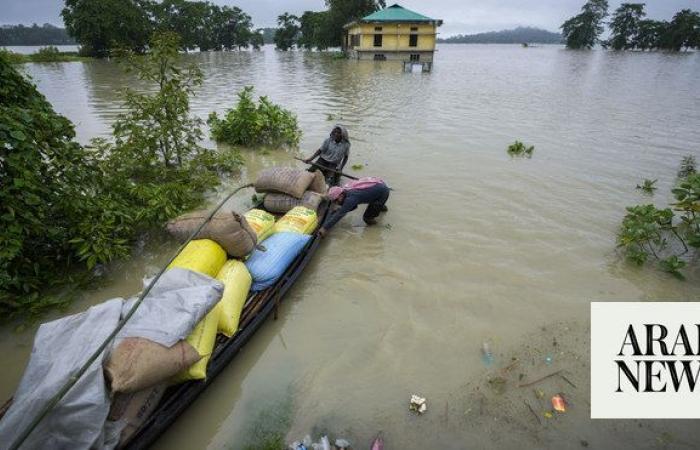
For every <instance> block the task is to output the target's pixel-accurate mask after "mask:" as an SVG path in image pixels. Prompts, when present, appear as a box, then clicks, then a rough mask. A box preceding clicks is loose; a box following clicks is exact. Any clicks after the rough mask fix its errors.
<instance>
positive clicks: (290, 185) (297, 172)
mask: <svg viewBox="0 0 700 450" xmlns="http://www.w3.org/2000/svg"><path fill="white" fill-rule="evenodd" d="M313 181H314V174H313V173H311V172H308V171H306V170H302V169H294V168H291V167H271V168H269V169H265V170H263V171H262V172H260V174H259V175H258V179H257V180H256V181H255V190H256V191H257V192H281V193H283V194H288V195H291V196H292V197H296V198H301V197H302V196H303V195H304V192H306V190H307V189H308V188H309V185H311V182H313Z"/></svg>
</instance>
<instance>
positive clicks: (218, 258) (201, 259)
mask: <svg viewBox="0 0 700 450" xmlns="http://www.w3.org/2000/svg"><path fill="white" fill-rule="evenodd" d="M225 262H226V251H225V250H224V249H223V248H221V246H220V245H219V244H217V243H216V242H214V241H212V240H209V239H197V240H194V241H190V243H189V244H187V245H186V246H185V248H183V249H182V251H181V252H180V254H179V255H177V257H176V258H175V259H174V260H173V262H172V263H170V265H169V266H168V269H172V268H173V267H181V268H183V269H189V270H193V271H195V272H199V273H203V274H206V275H209V276H210V277H212V278H213V277H215V276H216V274H217V273H219V270H221V267H222V266H223V265H224V263H225Z"/></svg>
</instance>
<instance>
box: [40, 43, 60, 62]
mask: <svg viewBox="0 0 700 450" xmlns="http://www.w3.org/2000/svg"><path fill="white" fill-rule="evenodd" d="M63 59H64V56H63V55H62V54H61V52H60V51H58V49H57V48H56V47H54V46H52V45H50V46H48V47H42V48H40V49H39V50H37V52H36V53H34V54H33V55H32V61H35V62H56V61H62V60H63Z"/></svg>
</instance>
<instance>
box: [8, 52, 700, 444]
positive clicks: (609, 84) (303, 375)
mask: <svg viewBox="0 0 700 450" xmlns="http://www.w3.org/2000/svg"><path fill="white" fill-rule="evenodd" d="M188 58H189V59H190V60H191V61H192V62H196V63H198V64H199V65H200V67H201V68H202V70H203V71H204V73H205V83H204V86H203V87H202V88H201V89H200V91H199V93H198V95H197V97H196V98H195V99H194V100H193V110H194V112H195V113H196V114H198V115H200V116H201V117H203V118H206V116H207V114H208V113H209V112H210V111H222V110H224V109H225V108H227V107H229V106H231V105H232V104H233V103H234V102H235V99H236V97H235V94H236V92H237V91H238V90H239V89H240V88H241V87H243V86H244V85H255V88H256V92H257V93H258V94H264V95H268V96H270V97H271V99H272V100H273V101H275V102H278V103H280V104H282V105H284V106H285V107H287V108H289V109H291V110H293V111H294V112H295V113H296V114H297V115H298V118H299V122H300V126H301V128H302V129H303V132H304V136H303V139H302V142H301V146H300V147H301V148H300V150H299V151H298V152H296V151H284V150H272V151H269V152H265V153H262V152H257V153H256V152H251V151H246V152H245V155H246V158H247V159H248V161H249V165H248V167H247V168H246V169H245V170H244V171H243V172H242V174H241V177H240V178H237V179H233V180H230V181H228V182H227V186H228V187H232V186H236V185H238V184H240V183H244V182H246V181H247V180H249V179H251V178H252V177H253V176H254V174H255V173H256V172H257V171H258V170H259V169H260V168H262V167H267V166H271V165H274V164H289V165H292V164H295V162H294V160H293V159H292V157H293V156H295V155H301V154H304V155H308V154H310V153H311V152H312V151H313V150H314V149H316V148H318V146H319V145H320V143H321V142H322V140H323V139H324V138H325V136H326V135H327V134H328V132H329V131H330V129H331V127H332V125H333V124H334V123H335V122H341V123H343V124H345V125H346V126H347V127H348V128H349V131H350V137H351V140H352V150H351V162H350V164H362V165H363V166H364V168H363V169H362V170H360V171H357V173H358V174H361V175H376V176H381V177H382V178H384V179H385V180H387V182H388V183H389V184H390V185H391V186H392V187H393V188H394V191H393V192H392V194H391V198H390V200H389V203H388V206H389V212H388V213H387V214H386V215H385V216H383V217H382V218H381V221H380V225H379V226H376V227H371V228H365V227H363V226H362V221H361V217H360V215H361V213H359V212H356V213H354V214H352V215H351V216H350V217H348V218H346V219H345V220H343V221H342V222H341V223H339V225H338V226H337V227H336V228H335V229H334V230H333V231H332V233H331V234H330V236H329V237H328V238H327V240H326V241H324V243H323V245H322V247H321V249H320V250H319V252H318V253H317V254H316V257H315V260H314V261H313V262H312V264H311V265H310V266H309V267H308V269H307V271H306V272H305V273H304V275H303V276H302V277H301V278H300V280H299V282H298V283H297V285H296V286H295V287H294V289H293V290H292V291H291V293H290V295H288V297H287V298H286V300H285V302H284V304H283V306H282V308H281V310H280V315H279V319H278V320H277V321H272V320H270V321H269V322H268V323H267V324H266V325H265V326H264V327H263V328H261V330H260V331H259V332H258V333H257V334H256V335H255V336H254V338H253V339H252V340H251V342H250V343H249V344H248V345H247V346H246V347H245V349H244V350H243V352H242V353H241V354H240V355H239V357H238V358H237V359H236V360H235V362H233V363H232V364H231V365H230V366H229V367H228V368H227V369H226V370H225V371H224V372H223V373H222V374H221V375H220V377H219V378H218V379H217V380H216V381H215V383H214V384H213V385H212V386H211V387H210V388H209V389H208V390H207V391H206V392H205V393H204V394H203V395H202V396H201V397H200V398H199V399H198V400H197V402H196V403H195V404H194V405H193V406H192V407H191V408H190V409H189V410H188V411H187V412H186V413H185V414H184V415H183V416H181V418H180V419H179V420H178V421H177V422H176V423H175V425H174V426H173V427H172V428H171V429H170V430H169V431H168V432H167V433H166V434H165V435H164V436H163V437H162V438H161V439H160V441H159V442H158V443H157V444H156V446H155V448H157V449H193V448H210V449H219V448H235V449H237V448H243V447H244V446H245V445H246V444H248V443H249V442H250V440H251V439H252V438H251V436H259V435H261V434H265V433H267V432H268V431H266V430H275V429H276V428H275V426H276V425H277V426H278V428H279V429H282V430H284V431H285V432H287V434H286V438H287V440H288V441H289V442H291V441H292V440H295V439H300V438H301V437H303V436H304V435H305V434H307V433H314V434H315V435H314V437H315V438H318V433H321V432H323V433H329V434H330V435H331V437H333V438H335V437H346V438H348V439H350V440H351V442H352V443H353V444H354V445H355V448H358V449H359V448H368V446H369V442H370V440H371V438H372V436H374V435H375V434H376V433H377V432H379V431H382V433H383V435H384V438H385V441H386V442H387V444H388V445H387V448H390V449H391V448H448V449H449V448H454V449H459V448H488V447H491V448H495V447H498V448H523V447H525V448H581V447H582V446H583V445H588V444H589V443H590V445H591V447H597V448H605V447H612V446H616V447H619V448H663V447H669V446H671V447H686V448H687V447H693V446H697V445H698V442H700V430H698V428H697V426H696V425H695V424H694V422H691V421H614V422H613V421H605V420H596V421H592V420H590V419H589V418H588V417H589V410H588V385H589V375H588V370H589V369H588V367H589V366H588V365H587V364H588V363H587V358H588V335H587V329H588V321H589V308H590V307H589V303H590V301H592V300H616V301H624V300H644V301H652V300H677V301H686V300H696V301H697V300H699V299H700V283H699V281H700V271H698V270H697V269H696V270H695V271H691V272H688V273H687V280H686V281H684V282H681V281H678V280H676V279H674V278H672V277H670V276H668V275H667V274H665V273H662V272H661V271H659V270H657V269H655V268H653V267H649V268H641V269H640V268H636V267H632V266H630V265H628V264H626V263H625V262H624V261H622V260H621V258H620V256H619V255H618V254H617V253H616V251H615V244H616V242H615V234H616V231H617V227H618V225H619V223H620V220H621V218H622V216H623V215H624V212H625V211H624V208H625V206H627V205H633V204H638V203H647V202H652V201H653V202H654V203H657V204H658V205H665V204H667V203H668V201H669V200H670V198H671V197H670V189H671V188H672V186H673V183H674V182H675V174H676V171H677V168H678V164H679V161H680V159H681V157H683V156H684V155H688V154H694V155H695V156H696V158H699V159H700V90H699V89H698V85H700V54H698V53H681V54H665V53H614V52H604V51H591V52H575V51H566V50H564V49H563V48H561V47H558V46H541V47H532V48H522V47H520V46H508V45H503V46H502V45H442V46H440V48H439V52H438V53H437V55H436V63H435V66H434V70H433V72H432V73H422V74H420V73H402V71H401V66H400V65H399V64H395V63H391V62H381V63H375V62H357V61H346V60H334V59H332V58H331V57H330V56H328V55H323V54H317V53H311V54H309V53H280V52H276V51H274V50H273V49H272V48H270V47H269V46H268V47H266V48H265V49H264V51H262V52H240V53H237V52H236V53H216V54H197V55H189V56H188ZM26 71H27V73H28V74H30V75H31V76H32V77H33V78H34V80H35V81H36V83H37V84H38V86H39V89H40V90H41V91H42V92H43V93H44V94H45V95H46V96H47V97H48V99H49V100H50V101H51V102H52V103H53V104H54V106H55V108H56V109H57V110H58V111H59V112H61V113H63V114H65V115H66V116H67V117H68V118H70V119H71V120H72V121H73V122H74V123H75V124H76V128H77V134H78V137H79V139H80V140H81V141H83V142H87V141H88V140H89V139H90V138H92V137H96V136H105V135H107V134H108V132H109V126H110V123H111V121H112V120H113V119H114V117H115V115H116V114H117V113H118V112H119V108H120V101H119V96H118V91H119V89H120V88H122V87H124V86H126V85H128V84H130V83H133V82H134V80H133V79H131V78H129V77H127V76H125V75H124V74H123V73H122V71H121V70H120V69H119V67H118V66H117V65H115V64H113V63H111V62H106V61H95V62H88V63H64V64H33V65H27V66H26ZM329 115H330V117H329ZM515 139H519V140H523V141H524V142H526V143H528V144H532V145H534V146H535V151H534V155H533V157H532V158H531V159H511V158H510V157H509V156H508V155H507V154H506V147H507V145H508V144H509V143H511V142H513V141H514V140H515ZM207 145H214V144H212V143H211V142H207ZM644 178H650V179H658V182H657V185H658V187H659V189H658V191H657V192H656V194H655V195H654V197H653V198H648V197H644V196H642V195H641V194H640V193H639V192H638V191H636V190H635V186H636V184H637V183H640V182H641V181H642V180H643V179H644ZM223 191H225V188H224V189H222V190H221V191H220V192H217V193H214V194H212V200H213V199H215V198H216V197H217V196H220V195H223V194H222V193H223ZM245 197H248V196H247V195H246V196H245ZM245 201H246V199H242V200H239V201H238V203H237V205H238V206H241V207H242V206H244V205H245ZM173 249H174V246H173V244H172V243H170V242H161V241H158V242H149V243H146V244H145V245H143V246H142V247H139V249H137V251H136V255H135V256H134V258H132V259H131V260H129V261H126V262H121V263H119V264H117V265H115V266H114V267H111V268H110V269H109V271H108V274H107V276H106V278H107V280H106V281H105V283H104V285H103V286H101V287H100V288H98V289H95V290H91V291H89V292H86V293H85V294H84V298H82V299H81V300H79V301H77V302H76V303H75V304H73V305H72V306H71V309H70V310H71V311H77V310H81V309H84V308H85V307H87V305H89V304H92V303H95V302H98V301H102V300H104V299H107V298H111V297H114V296H124V295H130V294H133V293H135V292H137V291H138V289H139V286H140V283H141V279H142V278H143V277H144V276H146V275H149V274H152V273H153V272H155V271H156V270H157V269H158V267H159V264H162V263H163V262H164V261H166V260H167V258H168V256H169V252H171V251H172V250H173ZM696 266H697V264H696ZM33 331H34V329H33V328H32V329H29V330H26V331H24V332H19V333H18V332H16V331H12V330H10V329H5V330H3V331H2V336H1V341H0V365H2V367H3V371H2V372H1V374H0V380H1V382H0V386H1V388H0V394H1V395H2V396H3V397H6V396H9V395H10V394H11V392H12V391H13V389H14V387H15V386H16V384H17V382H18V380H19V377H20V376H21V372H22V370H23V367H24V364H25V363H26V360H27V358H28V356H29V352H30V350H31V339H32V335H33ZM484 340H487V341H489V342H490V345H491V348H492V349H493V351H494V353H495V355H496V362H495V363H494V364H495V367H496V368H498V367H503V366H506V365H508V364H509V363H510V362H511V361H512V359H511V358H513V357H515V358H518V360H519V361H520V362H519V364H520V367H518V366H517V364H516V366H515V368H514V369H512V373H513V374H514V376H516V375H519V374H520V373H522V374H523V375H524V376H525V377H526V378H525V379H534V378H536V377H537V375H538V374H546V373H547V372H549V371H552V370H556V369H564V370H566V371H567V372H566V373H567V374H568V375H567V377H568V379H569V380H570V381H571V382H572V383H571V384H569V383H564V384H561V380H547V381H546V382H543V384H542V385H541V386H540V387H541V388H542V390H543V391H544V393H545V394H546V395H547V396H550V395H553V393H556V392H559V391H565V392H566V394H567V395H568V396H569V398H570V399H572V398H573V399H576V401H574V402H572V404H570V405H569V407H570V411H569V412H568V413H567V414H564V415H559V416H556V417H554V418H552V419H549V418H546V417H545V416H544V415H543V412H544V411H545V409H547V407H546V403H547V401H548V397H546V398H545V399H544V401H543V400H541V399H539V400H538V399H536V398H535V397H529V396H533V395H535V394H533V392H531V391H530V390H529V389H527V390H522V389H521V390H519V388H517V387H514V386H513V385H512V384H511V385H508V388H507V389H506V392H505V393H500V391H499V392H496V391H498V389H496V390H489V389H488V383H486V381H485V380H487V379H489V376H491V375H490V374H492V373H493V371H494V370H495V369H494V368H493V367H492V368H489V367H485V365H484V363H483V362H482V360H481V355H480V348H481V344H482V342H483V341H484ZM553 341H554V342H553ZM557 342H559V343H560V344H559V345H558V346H553V345H554V344H556V343H557ZM547 346H549V347H547ZM545 347H547V348H545ZM544 355H548V356H552V357H553V361H552V363H551V365H549V366H548V365H545V363H544V362H542V360H543V358H544ZM541 358H542V359H541ZM516 380H517V378H516ZM485 383H486V384H485ZM548 383H549V384H548ZM556 383H560V384H556ZM574 386H576V387H574ZM525 391H527V392H525ZM412 393H417V394H420V395H422V396H424V397H427V399H428V406H429V409H428V413H426V414H425V415H424V416H420V417H416V416H413V415H411V414H410V413H409V412H408V400H409V398H410V395H411V394H412ZM477 394H478V396H479V397H478V400H475V398H477V397H475V395H477ZM521 397H522V398H521ZM521 400H525V401H527V402H529V404H531V405H532V407H533V409H534V410H535V413H534V416H538V417H534V416H530V414H531V413H530V412H529V411H528V409H526V408H525V407H524V406H523V401H521ZM538 401H539V402H540V403H539V404H538V403H537V402H538ZM477 406H478V407H477ZM535 419H537V420H535ZM539 422H541V423H539ZM266 427H267V428H266ZM260 430H262V431H260Z"/></svg>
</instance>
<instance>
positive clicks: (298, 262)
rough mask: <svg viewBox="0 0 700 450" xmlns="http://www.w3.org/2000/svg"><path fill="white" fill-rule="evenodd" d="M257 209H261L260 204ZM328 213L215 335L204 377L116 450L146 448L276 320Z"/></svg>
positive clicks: (175, 389)
mask: <svg viewBox="0 0 700 450" xmlns="http://www.w3.org/2000/svg"><path fill="white" fill-rule="evenodd" d="M258 208H259V209H264V208H263V207H262V205H261V206H259V207H258ZM328 212H329V204H328V202H327V201H324V202H323V203H321V205H320V206H319V208H318V210H317V214H318V223H319V225H318V226H317V227H316V230H314V232H313V233H312V234H311V239H309V242H308V243H307V244H306V246H305V247H304V249H303V250H302V252H301V253H300V254H299V256H297V258H296V259H295V260H294V261H293V262H292V263H291V264H290V265H289V267H287V270H286V271H285V272H284V274H283V275H282V276H281V277H280V278H279V280H277V282H276V283H275V284H274V285H272V286H270V287H269V288H267V289H265V290H263V291H260V292H253V293H251V294H250V295H249V296H248V298H247V299H246V302H245V304H244V306H243V311H242V313H241V317H240V322H239V328H238V331H237V332H236V333H235V334H234V335H233V336H231V337H230V338H228V337H226V336H223V335H221V334H219V335H217V337H216V344H215V346H214V350H213V352H212V356H211V359H210V360H209V364H208V366H207V378H206V379H205V380H193V381H188V382H185V383H182V384H178V385H175V386H172V387H170V388H168V390H166V392H165V394H164V395H163V397H162V399H161V400H160V402H159V404H158V406H157V407H156V408H155V410H154V411H153V413H152V414H151V415H150V416H149V417H148V418H147V419H146V420H145V421H144V422H143V423H142V424H141V426H140V427H139V428H138V429H137V430H136V431H135V432H134V433H133V434H132V435H131V437H130V438H129V440H128V441H126V442H124V443H122V444H120V445H119V447H117V448H120V449H128V450H137V449H146V448H148V447H150V446H151V445H152V444H153V443H154V442H155V441H156V439H158V437H159V436H160V435H161V434H163V433H164V432H165V430H167V429H168V427H169V426H170V425H172V424H173V422H175V420H176V419H177V418H178V416H179V415H180V414H182V413H183V412H184V411H185V409H187V407H188V406H189V405H190V404H192V402H194V401H195V400H196V399H197V397H198V396H199V395H200V394H201V393H202V392H203V391H204V390H205V389H206V388H207V387H208V386H209V385H210V384H211V383H213V382H214V380H215V379H216V377H217V375H219V373H221V371H222V370H223V369H224V368H225V367H226V366H227V365H228V364H229V363H230V362H231V361H232V360H233V358H234V357H235V356H236V355H237V354H238V352H239V351H240V350H241V348H243V346H244V345H245V344H246V343H247V342H248V340H249V339H250V338H251V337H252V336H253V334H254V333H255V332H256V331H257V330H258V328H260V326H261V325H262V324H263V323H264V322H265V320H266V319H267V318H268V317H269V316H270V314H273V313H274V316H275V318H276V317H277V307H278V306H279V304H280V302H281V301H282V300H283V298H284V296H285V294H286V293H287V292H288V291H289V289H290V288H291V287H292V286H293V285H294V283H295V282H296V281H297V280H298V279H299V277H300V276H301V274H302V272H303V271H304V269H305V268H306V266H307V265H308V264H309V261H310V260H311V258H312V257H313V255H314V253H315V252H316V250H317V249H318V247H319V245H320V243H321V237H320V236H319V235H318V228H320V224H322V223H323V221H324V220H325V218H326V216H327V214H328ZM277 216H279V214H278V215H277ZM11 404H12V399H9V400H8V401H7V402H6V403H5V404H4V405H2V406H0V419H2V416H3V415H4V413H5V412H6V411H7V409H8V408H9V407H10V405H11Z"/></svg>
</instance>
